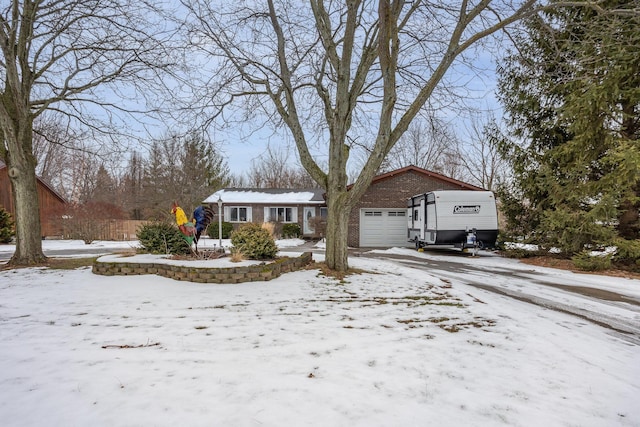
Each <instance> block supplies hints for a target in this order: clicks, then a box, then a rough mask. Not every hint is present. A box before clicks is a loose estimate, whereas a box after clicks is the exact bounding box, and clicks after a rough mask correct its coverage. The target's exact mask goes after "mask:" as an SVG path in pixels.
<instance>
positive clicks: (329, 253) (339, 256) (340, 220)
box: [325, 192, 351, 271]
mask: <svg viewBox="0 0 640 427" xmlns="http://www.w3.org/2000/svg"><path fill="white" fill-rule="evenodd" d="M346 199H347V194H346V192H342V193H340V194H338V195H337V196H335V195H331V194H327V233H326V241H327V248H326V253H325V256H326V258H325V262H326V263H327V266H328V267H329V268H330V269H332V270H336V271H347V270H348V269H349V263H348V257H349V253H348V250H347V235H348V225H349V213H350V212H351V209H350V208H348V207H347V206H346Z"/></svg>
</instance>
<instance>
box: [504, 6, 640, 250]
mask: <svg viewBox="0 0 640 427" xmlns="http://www.w3.org/2000/svg"><path fill="white" fill-rule="evenodd" d="M603 6H604V7H605V8H606V9H607V10H612V9H624V8H626V7H629V6H631V3H629V2H624V1H622V2H621V1H612V2H608V4H606V5H603ZM639 44H640V18H639V17H638V16H634V15H622V14H612V13H606V12H605V13H600V14H598V13H596V12H594V11H592V10H591V9H587V8H578V7H576V8H563V9H558V10H555V11H553V12H550V13H547V14H545V15H541V16H536V17H535V18H533V19H531V20H529V21H528V22H527V25H526V35H524V36H523V37H520V38H519V39H518V40H517V46H518V51H517V53H515V54H513V55H511V56H510V57H509V58H508V59H507V61H506V63H505V64H504V67H503V68H502V69H501V70H500V95H501V100H502V102H503V104H504V106H505V109H506V111H507V112H508V114H509V117H510V120H511V122H510V125H511V127H512V129H513V135H514V136H515V137H516V138H517V139H518V140H519V141H524V142H522V143H520V144H516V143H513V142H511V143H508V144H504V145H503V151H504V152H505V154H507V155H508V158H509V160H510V161H511V164H512V167H513V169H514V177H515V180H514V182H513V183H512V186H511V187H510V188H503V189H502V191H501V193H502V195H503V196H504V198H505V200H507V203H506V206H507V209H506V214H507V215H506V216H507V218H508V220H510V224H511V225H512V226H515V225H517V226H518V227H519V229H518V230H517V231H519V232H521V233H523V234H525V235H527V236H529V237H531V238H532V239H533V240H535V241H536V242H537V243H541V244H542V245H543V246H551V245H553V246H557V247H560V248H561V249H562V250H563V252H564V253H565V254H566V255H569V256H570V255H574V254H576V253H579V252H581V251H583V250H585V248H592V247H597V246H604V245H616V244H620V239H627V240H629V239H638V237H640V236H639V230H640V227H639V225H640V224H639V221H638V208H639V207H640V203H639V202H640V191H639V190H640V141H639V139H640V138H639V137H640V117H639V116H640V55H638V54H637V46H638V45H639ZM525 218H526V222H523V220H524V219H525ZM624 244H625V243H623V245H624Z"/></svg>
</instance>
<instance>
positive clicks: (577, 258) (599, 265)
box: [571, 251, 611, 271]
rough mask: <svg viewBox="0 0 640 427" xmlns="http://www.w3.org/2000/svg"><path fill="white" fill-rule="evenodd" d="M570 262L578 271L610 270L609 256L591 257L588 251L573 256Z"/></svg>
mask: <svg viewBox="0 0 640 427" xmlns="http://www.w3.org/2000/svg"><path fill="white" fill-rule="evenodd" d="M571 260H572V261H573V265H575V266H576V267H577V268H579V269H580V270H584V271H603V270H608V269H609V268H611V255H592V254H591V253H590V252H588V251H583V252H580V253H579V254H577V255H574V256H573V257H572V258H571Z"/></svg>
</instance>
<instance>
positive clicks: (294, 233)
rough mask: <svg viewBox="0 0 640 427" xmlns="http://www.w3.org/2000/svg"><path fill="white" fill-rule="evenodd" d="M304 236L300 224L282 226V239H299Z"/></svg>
mask: <svg viewBox="0 0 640 427" xmlns="http://www.w3.org/2000/svg"><path fill="white" fill-rule="evenodd" d="M301 235H302V232H301V231H300V226H299V225H298V224H284V225H283V226H282V237H283V238H284V239H292V238H297V237H300V236H301Z"/></svg>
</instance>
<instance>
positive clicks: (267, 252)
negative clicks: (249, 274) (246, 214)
mask: <svg viewBox="0 0 640 427" xmlns="http://www.w3.org/2000/svg"><path fill="white" fill-rule="evenodd" d="M231 244H232V245H233V249H232V251H233V252H241V253H242V255H243V256H244V257H245V258H247V259H273V258H274V257H275V256H276V253H278V247H277V246H276V242H275V240H273V237H272V236H271V234H270V233H269V231H268V230H265V229H264V228H262V226H260V224H253V223H250V224H244V225H242V226H241V227H240V228H239V229H238V230H236V231H234V232H233V233H232V234H231Z"/></svg>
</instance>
